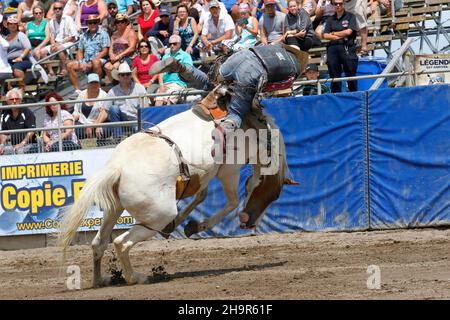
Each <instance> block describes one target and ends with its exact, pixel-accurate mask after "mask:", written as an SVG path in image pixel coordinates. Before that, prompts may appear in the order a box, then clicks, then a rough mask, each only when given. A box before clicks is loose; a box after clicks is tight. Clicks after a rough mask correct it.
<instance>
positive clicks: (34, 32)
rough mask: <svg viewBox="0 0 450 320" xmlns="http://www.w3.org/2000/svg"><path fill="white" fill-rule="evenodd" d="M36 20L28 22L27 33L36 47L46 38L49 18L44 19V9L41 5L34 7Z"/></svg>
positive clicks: (32, 44)
mask: <svg viewBox="0 0 450 320" xmlns="http://www.w3.org/2000/svg"><path fill="white" fill-rule="evenodd" d="M33 15H34V21H30V22H28V23H27V31H26V34H27V36H28V39H30V42H31V46H32V47H33V49H34V48H36V47H37V46H38V45H39V44H41V42H42V41H44V39H45V27H46V26H47V20H45V19H44V9H43V8H42V7H41V5H37V6H36V7H34V8H33Z"/></svg>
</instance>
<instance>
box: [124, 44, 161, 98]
mask: <svg viewBox="0 0 450 320" xmlns="http://www.w3.org/2000/svg"><path fill="white" fill-rule="evenodd" d="M138 51H139V56H137V57H136V58H134V60H133V64H132V65H131V68H133V69H135V70H136V72H135V73H134V74H133V81H134V82H136V83H140V84H142V85H143V86H144V87H145V88H146V89H147V91H148V92H150V93H153V92H155V91H156V89H158V87H159V85H158V75H154V76H150V75H149V74H148V72H149V70H150V68H151V66H152V65H153V64H154V63H155V62H156V61H158V57H157V56H155V55H154V54H151V53H150V43H149V42H148V41H146V40H144V39H142V40H140V41H139V44H138Z"/></svg>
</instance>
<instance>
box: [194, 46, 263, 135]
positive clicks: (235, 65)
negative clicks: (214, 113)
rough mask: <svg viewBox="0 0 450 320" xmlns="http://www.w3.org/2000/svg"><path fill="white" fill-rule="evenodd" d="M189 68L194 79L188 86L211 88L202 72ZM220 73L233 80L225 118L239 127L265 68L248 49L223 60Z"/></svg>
mask: <svg viewBox="0 0 450 320" xmlns="http://www.w3.org/2000/svg"><path fill="white" fill-rule="evenodd" d="M186 67H188V66H186ZM189 70H190V71H192V74H193V78H194V81H190V82H189V86H192V87H194V88H196V89H199V90H207V91H209V90H211V89H212V84H211V83H210V82H209V80H208V77H207V76H206V74H205V73H204V72H202V71H200V70H198V69H196V68H194V67H189ZM220 74H221V75H222V76H223V77H224V78H225V79H227V80H233V81H235V87H234V94H233V96H232V97H231V101H230V105H229V109H228V111H229V114H228V117H227V119H230V120H232V121H234V123H235V124H236V127H240V126H241V123H242V119H244V118H245V116H246V115H247V113H248V112H249V111H250V109H251V106H252V101H253V97H254V96H255V94H256V88H257V85H258V81H259V79H260V78H261V77H262V76H267V72H266V69H265V68H264V66H263V65H262V64H261V62H260V61H259V59H258V58H257V57H256V56H255V55H254V54H253V53H252V52H251V51H250V50H241V51H238V52H237V53H235V54H233V55H232V56H231V57H229V58H228V59H227V60H226V61H225V63H224V64H223V65H222V66H221V67H220Z"/></svg>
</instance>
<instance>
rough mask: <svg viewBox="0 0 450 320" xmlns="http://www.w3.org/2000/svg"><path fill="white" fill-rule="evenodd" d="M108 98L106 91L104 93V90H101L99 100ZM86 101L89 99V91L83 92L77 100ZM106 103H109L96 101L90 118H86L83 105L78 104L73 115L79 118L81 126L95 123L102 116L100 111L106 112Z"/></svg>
mask: <svg viewBox="0 0 450 320" xmlns="http://www.w3.org/2000/svg"><path fill="white" fill-rule="evenodd" d="M107 97H108V94H107V93H106V92H105V91H103V90H102V89H100V91H99V93H98V97H97V98H99V99H102V98H107ZM85 99H87V89H85V90H83V91H81V92H80V94H79V95H78V98H77V100H85ZM106 102H107V101H96V102H95V103H94V105H93V106H92V109H91V112H90V113H89V116H88V117H86V116H85V115H84V113H83V111H82V110H81V108H82V103H76V104H75V105H74V107H73V112H72V114H73V115H74V116H79V118H78V122H79V123H81V124H92V123H95V120H97V118H98V116H99V114H100V111H102V110H103V109H105V110H106V105H107V103H106Z"/></svg>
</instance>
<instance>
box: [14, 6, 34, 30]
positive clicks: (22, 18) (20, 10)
mask: <svg viewBox="0 0 450 320" xmlns="http://www.w3.org/2000/svg"><path fill="white" fill-rule="evenodd" d="M37 5H39V0H24V1H23V2H21V3H19V5H18V7H17V19H18V20H19V30H20V31H21V32H24V33H25V31H26V29H27V28H26V24H27V22H29V21H32V20H33V18H34V17H33V9H34V7H36V6H37Z"/></svg>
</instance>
